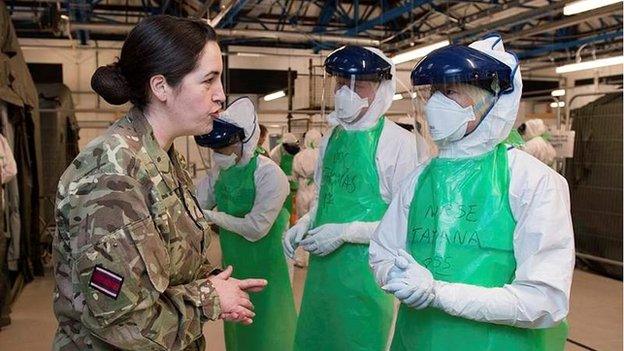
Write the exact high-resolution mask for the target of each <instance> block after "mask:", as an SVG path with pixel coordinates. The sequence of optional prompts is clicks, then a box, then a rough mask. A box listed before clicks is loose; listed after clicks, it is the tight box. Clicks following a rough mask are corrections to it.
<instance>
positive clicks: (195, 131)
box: [168, 41, 225, 135]
mask: <svg viewBox="0 0 624 351" xmlns="http://www.w3.org/2000/svg"><path fill="white" fill-rule="evenodd" d="M222 71H223V63H222V61H221V49H219V45H218V44H217V43H216V42H214V41H211V42H208V43H207V44H206V46H205V47H204V50H203V51H202V53H201V55H200V57H199V60H198V62H197V67H196V68H195V69H194V70H193V71H191V73H189V74H187V75H186V76H185V77H184V78H183V79H182V81H181V82H180V84H179V85H178V86H177V87H175V92H174V94H173V95H174V97H173V99H172V100H171V102H168V105H169V109H170V112H171V114H172V115H173V116H172V117H173V118H175V119H176V125H177V126H179V128H181V130H180V132H179V133H178V134H180V135H201V134H206V133H210V131H212V121H213V120H214V118H216V117H217V116H218V113H219V111H220V110H221V109H222V106H223V104H224V102H225V93H224V91H223V85H222V84H221V73H222Z"/></svg>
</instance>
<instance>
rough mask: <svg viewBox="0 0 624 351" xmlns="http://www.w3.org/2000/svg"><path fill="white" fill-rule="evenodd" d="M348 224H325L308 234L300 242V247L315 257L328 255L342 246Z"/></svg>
mask: <svg viewBox="0 0 624 351" xmlns="http://www.w3.org/2000/svg"><path fill="white" fill-rule="evenodd" d="M348 225H349V224H348V223H340V224H338V223H327V224H323V225H322V226H320V227H316V228H314V229H312V230H310V231H309V232H308V237H307V238H305V239H304V240H303V241H301V247H302V248H303V249H304V250H306V251H308V252H310V253H312V254H315V255H317V256H325V255H328V254H330V253H332V252H334V250H336V249H337V248H339V247H340V245H342V244H343V243H344V242H345V240H344V234H345V232H346V230H347V226H348Z"/></svg>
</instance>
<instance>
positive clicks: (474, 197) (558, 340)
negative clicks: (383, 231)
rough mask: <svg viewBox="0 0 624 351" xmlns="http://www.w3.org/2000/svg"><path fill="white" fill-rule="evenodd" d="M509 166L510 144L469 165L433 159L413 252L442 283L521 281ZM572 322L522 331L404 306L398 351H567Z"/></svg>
mask: <svg viewBox="0 0 624 351" xmlns="http://www.w3.org/2000/svg"><path fill="white" fill-rule="evenodd" d="M515 226H516V222H515V220H514V218H513V215H512V212H511V208H510V205H509V168H508V163H507V148H506V146H505V145H504V144H501V145H499V146H498V147H497V148H496V149H495V150H493V151H491V152H489V153H486V154H484V155H480V156H477V157H473V158H468V159H441V158H436V159H434V160H432V161H431V163H430V164H429V165H428V167H427V168H426V169H425V170H424V171H423V173H422V174H421V175H420V178H419V179H418V183H417V185H416V189H415V193H414V198H413V200H412V203H411V207H410V212H409V219H408V227H407V228H408V233H407V242H406V244H407V245H406V246H407V248H408V250H410V251H411V253H412V255H413V256H414V258H415V259H416V261H418V262H419V263H420V264H422V265H424V266H425V267H427V268H428V269H429V270H430V271H431V272H432V273H433V277H434V279H436V280H441V281H446V282H452V283H465V284H471V285H478V286H483V287H488V288H493V287H502V286H503V285H505V284H509V283H511V282H512V281H513V279H514V273H515V269H516V260H515V258H514V249H513V233H514V229H515ZM566 337H567V323H566V322H563V323H561V324H559V325H558V326H557V327H554V328H550V329H523V328H515V327H510V326H503V325H498V324H492V323H484V322H476V321H472V320H468V319H464V318H460V317H454V316H451V315H449V314H446V313H444V312H442V311H441V310H439V309H434V308H426V309H424V310H420V311H417V310H414V309H412V308H409V307H407V306H405V305H401V307H400V309H399V315H398V317H397V323H396V329H395V333H394V338H393V341H392V348H391V349H392V350H393V351H402V350H419V351H420V350H424V351H433V350H440V351H443V350H444V351H447V350H479V351H502V350H505V351H521V350H526V351H540V350H549V351H550V350H563V347H564V344H565V340H566Z"/></svg>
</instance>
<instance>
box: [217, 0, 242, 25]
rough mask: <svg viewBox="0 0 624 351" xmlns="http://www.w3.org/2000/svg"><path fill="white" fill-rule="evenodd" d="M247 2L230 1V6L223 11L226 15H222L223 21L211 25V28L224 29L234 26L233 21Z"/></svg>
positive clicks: (239, 0)
mask: <svg viewBox="0 0 624 351" xmlns="http://www.w3.org/2000/svg"><path fill="white" fill-rule="evenodd" d="M248 1H249V0H234V1H232V6H230V7H228V8H227V9H225V10H224V11H227V13H226V14H225V15H224V17H225V20H223V21H220V22H219V23H217V24H216V25H213V27H215V28H226V27H230V26H232V25H233V24H234V20H235V19H236V16H238V13H239V12H240V10H242V9H243V7H245V5H247V2H248Z"/></svg>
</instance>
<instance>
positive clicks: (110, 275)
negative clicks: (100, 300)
mask: <svg viewBox="0 0 624 351" xmlns="http://www.w3.org/2000/svg"><path fill="white" fill-rule="evenodd" d="M123 281H124V278H123V277H122V276H120V275H119V274H117V273H115V272H111V271H109V270H108V269H106V268H104V267H102V266H95V268H93V273H91V281H89V286H90V287H91V288H93V289H95V290H97V291H99V292H101V293H102V294H104V295H106V296H108V297H111V298H113V299H117V296H119V292H120V291H121V286H122V285H123Z"/></svg>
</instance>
